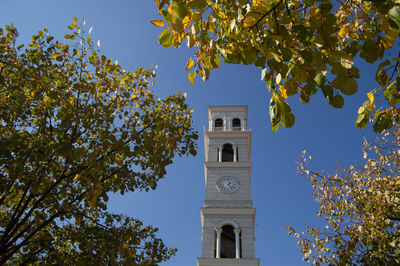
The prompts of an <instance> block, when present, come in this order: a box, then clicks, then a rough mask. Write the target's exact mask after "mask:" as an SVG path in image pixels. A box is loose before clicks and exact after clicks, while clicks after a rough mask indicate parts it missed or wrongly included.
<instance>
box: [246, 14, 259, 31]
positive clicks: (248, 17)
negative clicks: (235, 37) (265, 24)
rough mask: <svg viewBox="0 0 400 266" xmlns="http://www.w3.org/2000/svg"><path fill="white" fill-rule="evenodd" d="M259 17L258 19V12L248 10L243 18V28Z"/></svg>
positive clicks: (250, 25) (253, 23) (254, 22)
mask: <svg viewBox="0 0 400 266" xmlns="http://www.w3.org/2000/svg"><path fill="white" fill-rule="evenodd" d="M259 19H260V14H259V13H255V12H250V13H249V14H247V15H246V17H245V18H244V21H243V25H244V27H245V28H251V27H253V26H254V25H255V24H256V23H257V21H258V20H259Z"/></svg>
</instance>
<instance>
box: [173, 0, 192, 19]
mask: <svg viewBox="0 0 400 266" xmlns="http://www.w3.org/2000/svg"><path fill="white" fill-rule="evenodd" d="M170 10H171V11H172V13H173V14H174V15H175V16H176V17H178V18H180V19H183V18H184V17H186V16H187V15H188V14H189V8H188V7H187V6H186V5H185V4H184V3H183V2H181V1H179V2H173V3H172V4H171V6H170Z"/></svg>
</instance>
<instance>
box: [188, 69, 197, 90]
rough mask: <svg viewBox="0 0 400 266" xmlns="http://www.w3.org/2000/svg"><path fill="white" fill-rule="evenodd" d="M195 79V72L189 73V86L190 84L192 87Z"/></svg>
mask: <svg viewBox="0 0 400 266" xmlns="http://www.w3.org/2000/svg"><path fill="white" fill-rule="evenodd" d="M195 78H196V72H195V71H193V72H189V74H188V79H189V81H190V84H192V86H193V82H194V79H195Z"/></svg>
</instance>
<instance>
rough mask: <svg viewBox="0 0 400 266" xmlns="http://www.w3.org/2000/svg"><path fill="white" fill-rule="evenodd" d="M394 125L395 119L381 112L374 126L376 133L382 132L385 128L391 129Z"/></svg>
mask: <svg viewBox="0 0 400 266" xmlns="http://www.w3.org/2000/svg"><path fill="white" fill-rule="evenodd" d="M392 126H393V121H392V119H391V118H390V117H388V116H387V115H385V113H383V112H382V113H380V114H379V116H378V118H377V119H376V121H375V124H374V126H373V128H374V131H375V132H376V133H381V132H382V131H383V130H385V129H390V128H391V127H392Z"/></svg>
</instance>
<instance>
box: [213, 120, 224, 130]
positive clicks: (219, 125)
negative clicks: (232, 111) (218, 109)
mask: <svg viewBox="0 0 400 266" xmlns="http://www.w3.org/2000/svg"><path fill="white" fill-rule="evenodd" d="M223 126H224V121H223V120H222V119H221V118H217V119H215V122H214V129H215V130H222V127H223Z"/></svg>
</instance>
